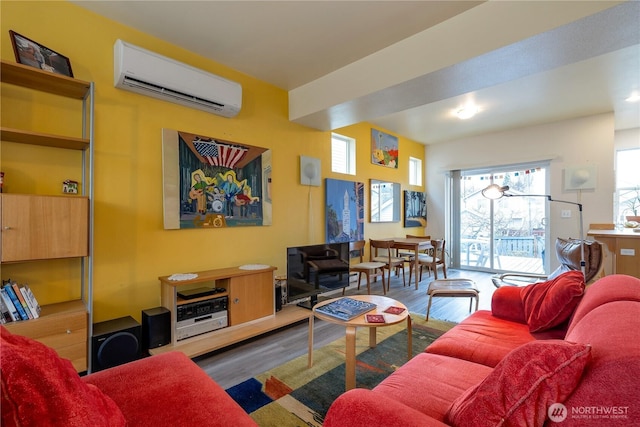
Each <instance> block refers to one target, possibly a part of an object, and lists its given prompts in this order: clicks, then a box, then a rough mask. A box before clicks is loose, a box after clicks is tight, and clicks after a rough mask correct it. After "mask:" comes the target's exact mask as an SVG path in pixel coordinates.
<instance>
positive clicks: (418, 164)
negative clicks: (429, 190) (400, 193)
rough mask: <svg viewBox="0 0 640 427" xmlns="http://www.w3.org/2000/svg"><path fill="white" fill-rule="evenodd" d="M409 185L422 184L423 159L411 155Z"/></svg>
mask: <svg viewBox="0 0 640 427" xmlns="http://www.w3.org/2000/svg"><path fill="white" fill-rule="evenodd" d="M409 185H422V160H420V159H416V158H415V157H409Z"/></svg>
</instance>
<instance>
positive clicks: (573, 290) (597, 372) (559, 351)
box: [323, 272, 640, 427]
mask: <svg viewBox="0 0 640 427" xmlns="http://www.w3.org/2000/svg"><path fill="white" fill-rule="evenodd" d="M533 286H538V288H533ZM581 289H582V290H584V282H583V281H582V277H581V275H580V273H575V272H570V273H565V274H564V275H562V276H560V278H557V279H554V281H551V282H545V283H543V284H537V285H532V286H530V287H527V288H518V287H502V288H499V289H497V290H496V292H495V293H494V296H493V299H492V310H491V311H486V310H485V311H478V312H475V313H474V314H472V315H471V316H469V317H468V318H467V319H466V320H464V321H463V322H461V323H460V324H459V325H457V326H455V327H454V328H453V329H451V330H450V331H448V332H447V333H445V334H444V335H443V336H442V337H440V338H439V339H437V340H436V341H435V342H434V343H432V344H431V345H430V346H429V347H427V349H426V350H425V352H423V353H421V354H419V355H417V356H415V357H414V358H413V359H411V360H410V361H409V362H407V363H406V364H405V365H403V366H402V367H400V368H399V369H398V370H396V371H395V372H394V373H393V374H392V375H390V376H389V377H388V378H386V379H385V380H384V381H383V382H382V383H380V384H379V385H378V386H377V387H375V388H374V389H373V390H365V389H354V390H350V391H348V392H346V393H344V394H342V395H341V396H340V397H339V398H338V399H336V401H335V402H334V403H333V404H332V405H331V408H330V409H329V411H328V413H327V416H326V417H325V421H324V424H323V426H324V427H337V426H347V425H348V426H350V427H358V426H362V427H365V426H366V427H370V426H372V425H378V426H382V425H384V426H385V427H394V426H398V427H400V426H402V427H410V426H416V427H418V426H419V427H425V426H444V425H455V426H474V427H478V426H484V425H493V426H496V425H503V426H524V425H527V426H536V425H538V426H541V425H546V426H549V427H551V426H558V427H564V426H581V427H583V426H602V425H607V426H628V425H640V401H639V400H638V390H640V332H639V331H640V279H637V278H635V277H631V276H625V275H612V276H606V277H604V278H602V279H600V280H598V281H597V282H595V283H594V284H593V285H590V286H589V287H587V288H586V290H584V292H583V291H582V290H581ZM583 293H584V296H583ZM532 330H535V332H532Z"/></svg>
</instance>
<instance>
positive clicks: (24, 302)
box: [11, 282, 33, 320]
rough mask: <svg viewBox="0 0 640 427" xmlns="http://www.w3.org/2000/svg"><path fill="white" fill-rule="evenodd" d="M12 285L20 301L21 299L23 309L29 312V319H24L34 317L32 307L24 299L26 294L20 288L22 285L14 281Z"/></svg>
mask: <svg viewBox="0 0 640 427" xmlns="http://www.w3.org/2000/svg"><path fill="white" fill-rule="evenodd" d="M11 287H12V288H13V292H14V293H15V294H16V296H17V297H18V301H20V305H21V306H22V309H23V310H24V312H25V313H26V314H27V319H24V320H28V319H33V313H31V309H30V308H29V305H28V304H27V300H25V299H24V295H23V294H22V291H21V290H20V286H18V284H17V283H15V282H14V283H12V284H11Z"/></svg>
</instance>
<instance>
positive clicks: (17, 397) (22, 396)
mask: <svg viewBox="0 0 640 427" xmlns="http://www.w3.org/2000/svg"><path fill="white" fill-rule="evenodd" d="M0 329H1V344H2V359H1V360H0V367H1V370H2V400H1V403H2V425H3V426H6V427H9V426H36V425H47V426H60V427H62V426H64V427H80V426H82V427H85V426H96V427H98V426H100V427H102V426H104V427H118V426H125V425H126V421H125V419H124V415H122V412H121V411H120V408H118V406H117V405H116V403H115V402H114V401H113V400H112V399H111V398H110V397H109V396H107V395H105V394H104V393H102V391H100V390H99V389H98V388H97V387H96V386H94V385H91V384H86V383H84V382H83V381H82V380H81V379H80V376H79V375H78V373H77V372H76V370H75V369H74V368H73V365H71V362H70V361H69V360H67V359H62V358H60V357H59V356H58V354H57V353H56V352H55V351H54V350H53V349H51V348H49V347H47V346H45V345H44V344H42V343H39V342H38V341H35V340H32V339H30V338H26V337H23V336H20V335H15V334H11V333H10V332H9V331H7V329H6V328H4V327H1V328H0Z"/></svg>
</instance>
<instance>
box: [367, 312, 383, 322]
mask: <svg viewBox="0 0 640 427" xmlns="http://www.w3.org/2000/svg"><path fill="white" fill-rule="evenodd" d="M365 319H367V323H386V320H385V318H384V314H367V315H365Z"/></svg>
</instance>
